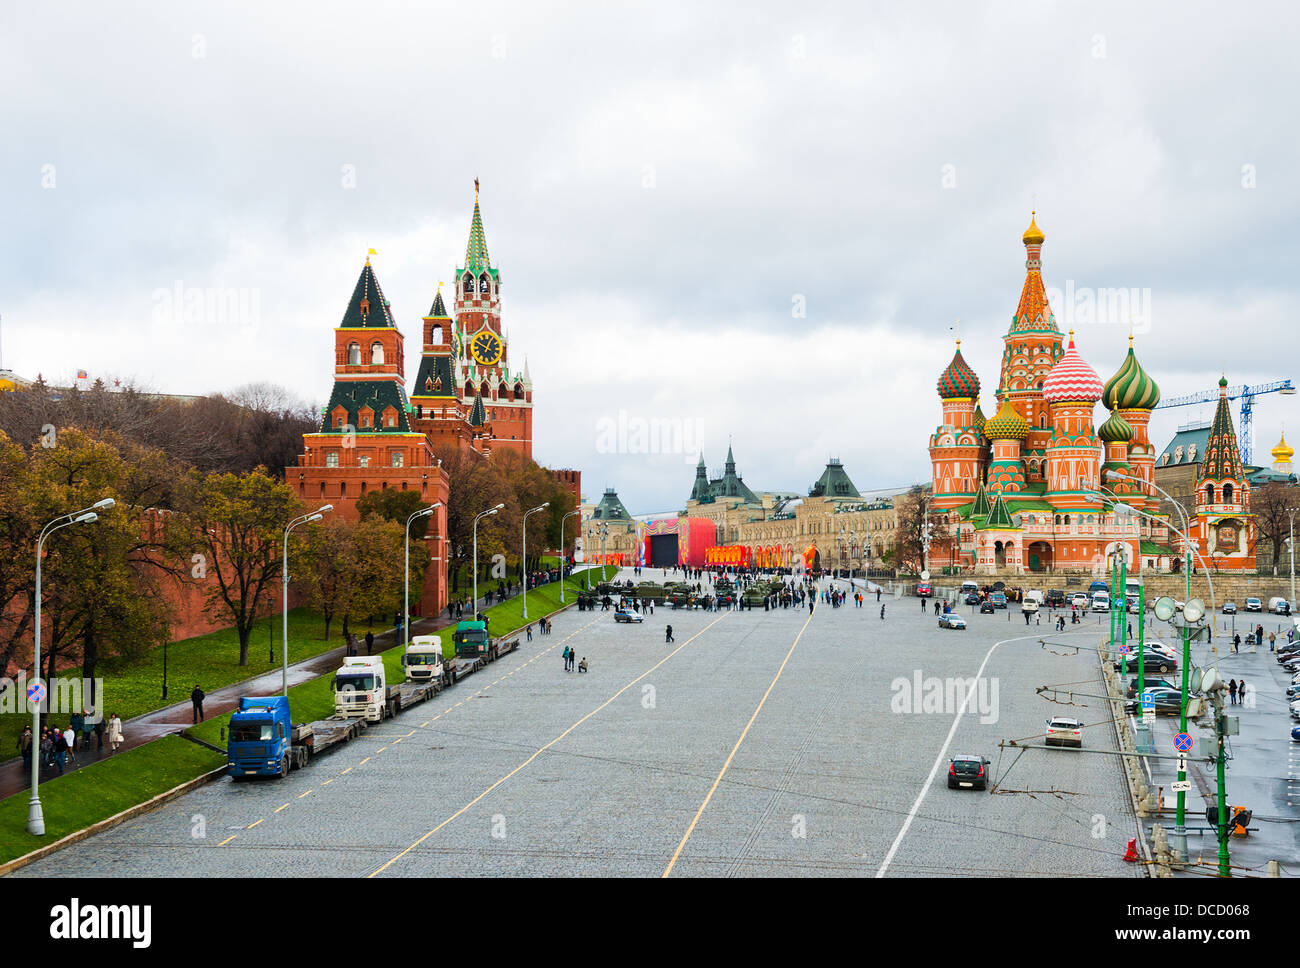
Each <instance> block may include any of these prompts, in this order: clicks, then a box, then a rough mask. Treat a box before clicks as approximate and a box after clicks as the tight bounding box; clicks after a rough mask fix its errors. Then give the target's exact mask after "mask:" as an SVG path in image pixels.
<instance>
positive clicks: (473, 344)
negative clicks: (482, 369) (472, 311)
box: [469, 329, 503, 366]
mask: <svg viewBox="0 0 1300 968" xmlns="http://www.w3.org/2000/svg"><path fill="white" fill-rule="evenodd" d="M469 348H470V352H471V353H473V354H474V359H475V360H476V361H477V362H478V363H479V365H480V366H493V365H494V364H496V362H497V361H498V360H500V359H501V350H502V349H503V346H502V344H501V337H500V336H498V335H497V334H496V333H494V332H492V331H491V330H490V329H484V330H480V331H479V333H478V334H477V335H475V337H474V338H473V339H471V340H470V342H469Z"/></svg>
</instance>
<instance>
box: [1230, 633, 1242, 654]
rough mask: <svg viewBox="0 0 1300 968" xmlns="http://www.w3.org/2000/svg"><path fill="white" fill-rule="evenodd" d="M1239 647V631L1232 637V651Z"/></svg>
mask: <svg viewBox="0 0 1300 968" xmlns="http://www.w3.org/2000/svg"><path fill="white" fill-rule="evenodd" d="M1240 648H1241V633H1240V632H1238V633H1237V634H1236V635H1234V636H1233V637H1232V651H1233V652H1236V651H1237V650H1238V649H1240Z"/></svg>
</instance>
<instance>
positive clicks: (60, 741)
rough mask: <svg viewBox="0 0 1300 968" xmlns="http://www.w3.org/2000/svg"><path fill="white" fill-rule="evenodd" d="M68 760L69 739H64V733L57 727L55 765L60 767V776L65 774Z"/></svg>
mask: <svg viewBox="0 0 1300 968" xmlns="http://www.w3.org/2000/svg"><path fill="white" fill-rule="evenodd" d="M67 760H68V741H67V740H66V739H64V737H63V734H62V733H60V732H59V731H58V730H57V729H56V730H55V731H54V765H55V766H57V767H58V768H59V776H63V767H64V765H65V764H66V763H67Z"/></svg>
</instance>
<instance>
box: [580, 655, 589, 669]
mask: <svg viewBox="0 0 1300 968" xmlns="http://www.w3.org/2000/svg"><path fill="white" fill-rule="evenodd" d="M578 671H579V672H586V671H587V657H586V656H585V655H584V656H583V657H582V661H581V662H579V663H578Z"/></svg>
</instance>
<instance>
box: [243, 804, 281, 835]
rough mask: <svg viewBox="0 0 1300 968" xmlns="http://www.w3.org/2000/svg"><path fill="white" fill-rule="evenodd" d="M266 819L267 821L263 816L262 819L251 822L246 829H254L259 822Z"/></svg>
mask: <svg viewBox="0 0 1300 968" xmlns="http://www.w3.org/2000/svg"><path fill="white" fill-rule="evenodd" d="M285 806H288V804H285ZM265 821H266V818H265V817H263V818H262V819H261V820H254V821H253V822H252V823H250V824H249V825H248V826H247V827H245V828H244V829H245V830H252V829H253V828H254V827H256V826H257V825H258V824H259V823H264V822H265Z"/></svg>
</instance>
